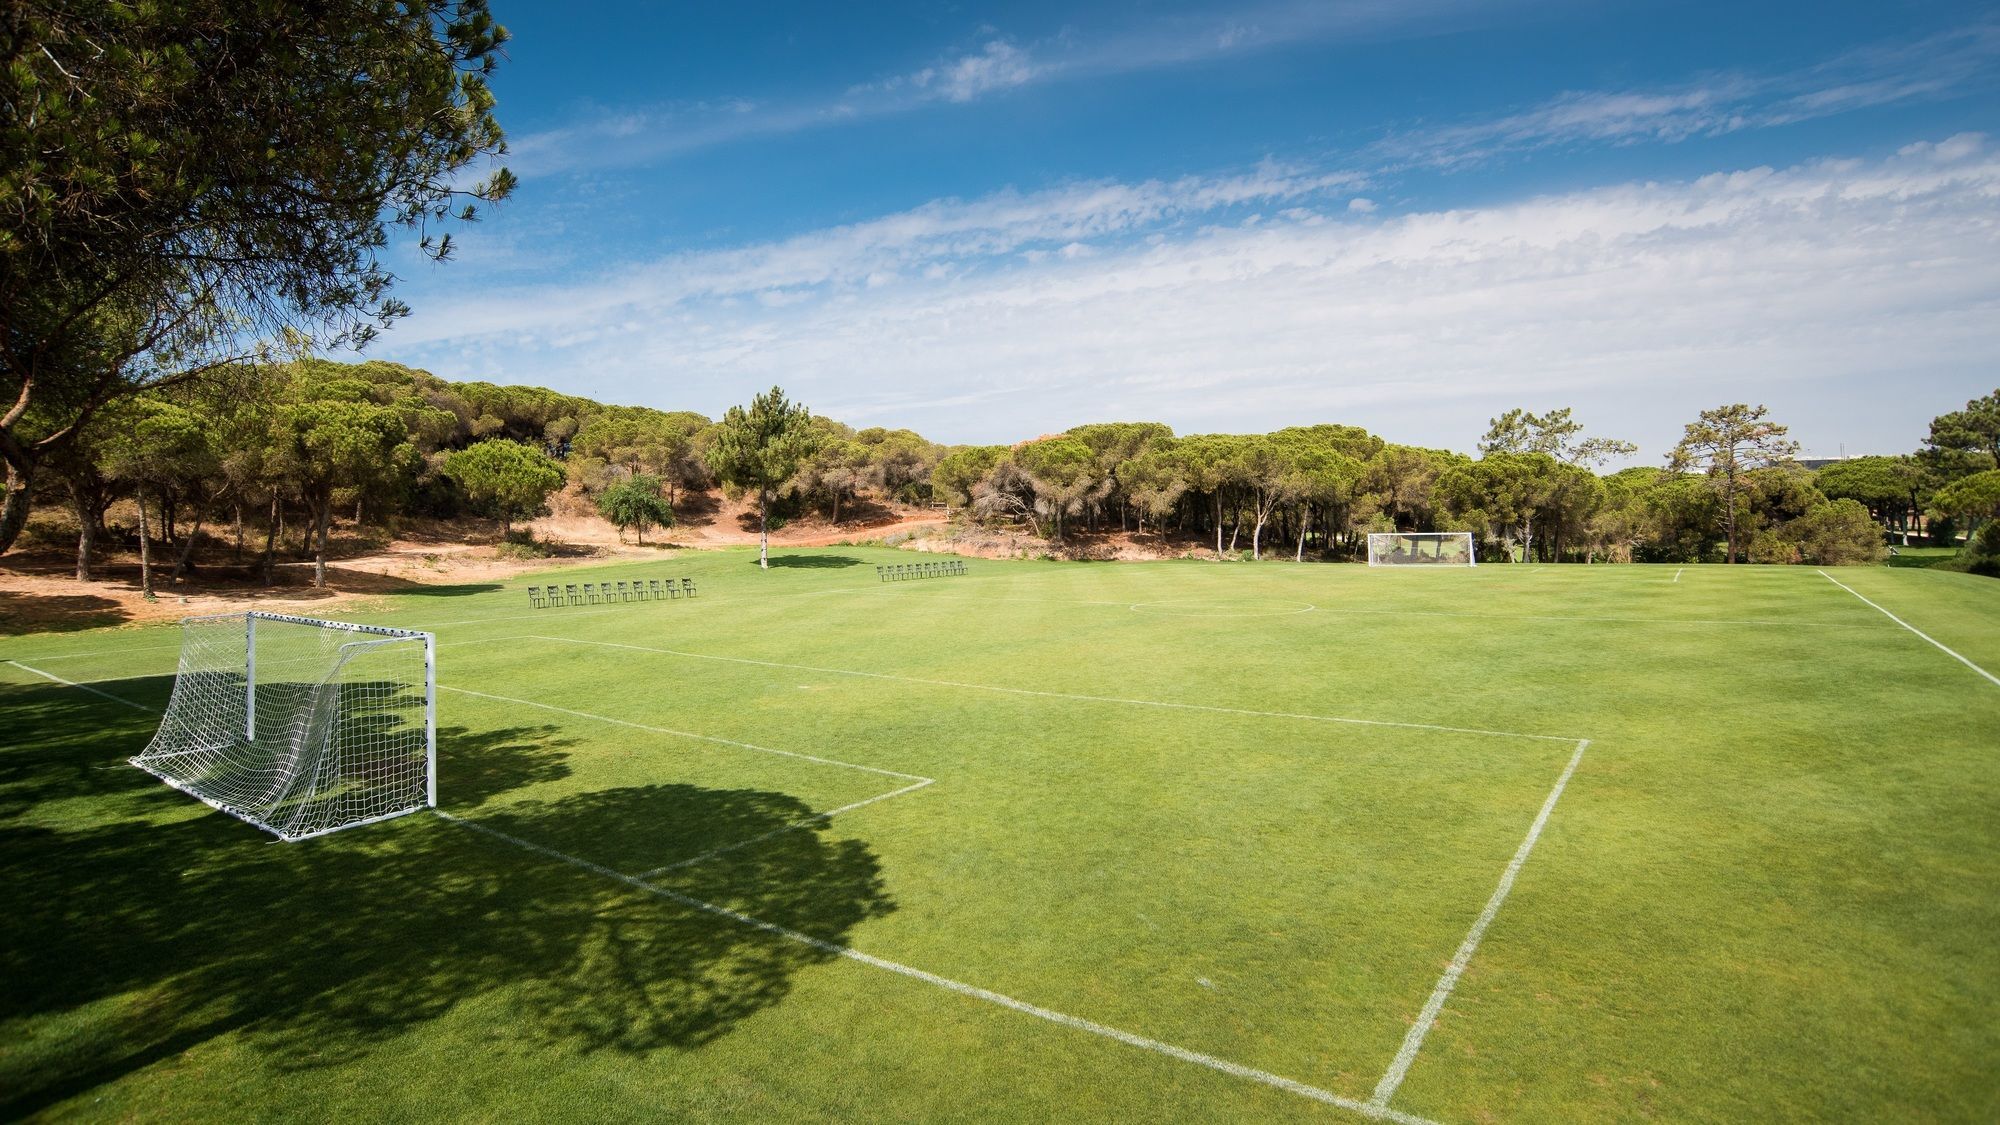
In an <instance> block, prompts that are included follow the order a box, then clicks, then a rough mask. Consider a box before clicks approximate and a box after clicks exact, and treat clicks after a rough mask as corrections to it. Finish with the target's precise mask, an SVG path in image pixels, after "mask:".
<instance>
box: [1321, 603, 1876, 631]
mask: <svg viewBox="0 0 2000 1125" xmlns="http://www.w3.org/2000/svg"><path fill="white" fill-rule="evenodd" d="M1321 612H1324V613H1329V614H1332V615H1334V616H1351V617H1367V616H1386V617H1465V618H1471V619H1473V620H1478V621H1602V622H1608V623H1612V624H1618V625H1778V626H1793V627H1797V628H1801V629H1883V628H1887V626H1883V625H1860V624H1848V623H1846V622H1841V621H1771V620H1767V619H1763V618H1756V617H1689V618H1682V619H1679V620H1676V619H1674V618H1670V617H1575V616H1568V615H1554V614H1528V613H1441V612H1438V611H1435V610H1417V609H1325V608H1324V607H1322V610H1321Z"/></svg>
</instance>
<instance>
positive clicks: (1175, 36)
mask: <svg viewBox="0 0 2000 1125" xmlns="http://www.w3.org/2000/svg"><path fill="white" fill-rule="evenodd" d="M1492 6H1494V5H1493V4H1491V3H1484V4H1482V3H1481V2H1480V0H1401V2H1396V3H1392V2H1388V0H1349V2H1347V3H1337V4H1336V3H1325V2H1274V3H1267V4H1265V5H1263V6H1261V7H1255V6H1246V7H1243V8H1241V9H1238V10H1234V11H1232V12H1230V13H1228V14H1226V15H1184V16H1177V17H1171V18H1162V19H1156V20H1154V21H1152V22H1150V23H1147V24H1143V25H1137V26H1130V27H1122V28H1116V29H1109V30H1103V31H1086V30H1079V29H1075V28H1066V29H1064V30H1063V31H1061V32H1060V33H1058V34H1055V35H1052V36H1049V37H1046V38H1043V39H1039V40H1036V41H1033V42H1027V41H1023V40H1020V39H1018V38H1015V37H1011V36H1008V35H1005V34H1002V33H1000V32H998V31H994V30H991V29H988V30H987V31H985V32H984V33H982V34H981V35H979V36H977V37H976V38H975V40H974V41H973V42H972V43H971V44H970V45H969V46H967V47H965V48H963V49H960V50H956V51H950V52H946V53H944V54H942V55H940V56H939V57H938V58H936V59H933V60H931V61H929V62H927V63H925V64H924V65H922V66H920V67H917V68H915V69H913V70H910V71H908V72H905V73H899V74H891V75H887V76H883V77H879V78H874V79H871V80H868V81H863V82H857V83H855V84H853V85H850V86H848V87H847V88H846V89H845V90H842V91H839V92H837V93H830V94H829V95H828V96H826V97H823V98H819V99H807V100H802V101H760V100H756V99H752V98H725V99H719V100H715V101H708V102H698V103H685V104H676V105H668V106H658V107H652V108H647V109H637V110H621V111H617V112H607V113H602V114H600V115H597V116H594V117H590V118H588V119H585V120H582V121H579V122H577V123H575V124H572V125H568V126H564V127H562V128H558V129H550V130H544V131H542V132H538V133H530V134H527V135H524V136H522V137H520V138H518V139H516V140H515V141H514V142H513V143H512V148H513V156H512V160H511V166H512V167H513V168H514V171H515V172H516V173H517V174H520V175H525V176H537V175H548V174H552V173H557V172H564V171H571V170H575V169H579V168H586V167H588V168H604V167H617V166H629V165H636V164H643V163H648V162H652V161H657V160H662V159H669V158H672V157H675V156H678V155H681V154H684V153H688V152H693V151H697V150H700V149H705V148H710V147H713V146H716V145H721V144H728V143H732V142H737V141H744V140H750V139H753V138H757V137H767V136H779V135H784V134H789V133H796V132H800V131H802V130H806V129H814V128H820V127H825V126H831V125H840V124H845V123H849V122H855V121H862V120H867V119H870V118H878V117H884V116H888V115H892V114H898V113H908V112H911V111H913V110H917V109H922V108H925V107H927V106H934V105H940V104H945V105H964V104H966V103H969V102H974V101H978V100H980V99H982V98H985V97H989V96H994V95H997V94H1003V93H1005V92H1007V91H1009V90H1013V89H1017V88H1019V87H1023V86H1027V85H1031V84H1034V83H1041V82H1054V81H1069V80H1076V79H1080V78H1089V77H1096V76H1103V75H1110V74H1124V73H1130V72H1134V71H1141V70H1150V69H1155V68H1159V67H1168V66H1179V65H1184V64H1190V63H1199V62H1204V61H1208V60H1211V59H1215V58H1220V57H1224V56H1230V55H1244V54H1249V53H1252V52H1256V51H1260V50H1268V49H1271V48H1275V47H1282V46H1285V45H1287V44H1292V43H1299V42H1305V41H1328V40H1338V39H1342V38H1351V37H1362V36H1380V35H1385V34H1391V33H1394V32H1396V31H1398V30H1402V31H1406V32H1408V33H1411V34H1422V33H1426V32H1427V31H1428V30H1430V29H1431V28H1434V27H1436V26H1439V25H1438V24H1436V23H1433V22H1431V21H1436V20H1439V19H1443V18H1446V17H1448V16H1453V15H1455V14H1458V13H1463V12H1465V11H1468V10H1472V9H1476V8H1480V7H1492Z"/></svg>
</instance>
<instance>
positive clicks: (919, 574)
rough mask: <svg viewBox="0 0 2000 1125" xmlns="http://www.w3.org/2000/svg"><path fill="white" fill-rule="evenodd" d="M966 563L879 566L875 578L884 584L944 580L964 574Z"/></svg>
mask: <svg viewBox="0 0 2000 1125" xmlns="http://www.w3.org/2000/svg"><path fill="white" fill-rule="evenodd" d="M964 573H965V563H963V562H961V561H959V560H958V559H950V560H948V561H945V562H927V563H908V564H906V565H903V566H878V567H876V568H875V577H876V578H878V579H880V580H882V581H884V582H908V581H911V580H912V579H917V578H944V577H947V576H949V575H953V574H964Z"/></svg>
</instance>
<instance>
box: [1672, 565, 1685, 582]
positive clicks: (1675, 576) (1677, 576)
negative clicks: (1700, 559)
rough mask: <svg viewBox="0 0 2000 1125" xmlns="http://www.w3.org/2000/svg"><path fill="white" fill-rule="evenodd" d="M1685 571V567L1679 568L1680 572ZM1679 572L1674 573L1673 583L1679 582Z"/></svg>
mask: <svg viewBox="0 0 2000 1125" xmlns="http://www.w3.org/2000/svg"><path fill="white" fill-rule="evenodd" d="M1686 569H1687V567H1682V568H1681V570H1686ZM1681 570H1676V571H1674V581H1676V582H1679V581H1680V580H1681Z"/></svg>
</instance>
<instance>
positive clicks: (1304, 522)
mask: <svg viewBox="0 0 2000 1125" xmlns="http://www.w3.org/2000/svg"><path fill="white" fill-rule="evenodd" d="M1311 526H1312V509H1311V508H1310V507H1307V508H1301V509H1300V510H1299V549H1298V553H1296V554H1294V555H1293V556H1292V561H1293V562H1304V561H1306V528H1308V527H1311Z"/></svg>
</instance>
